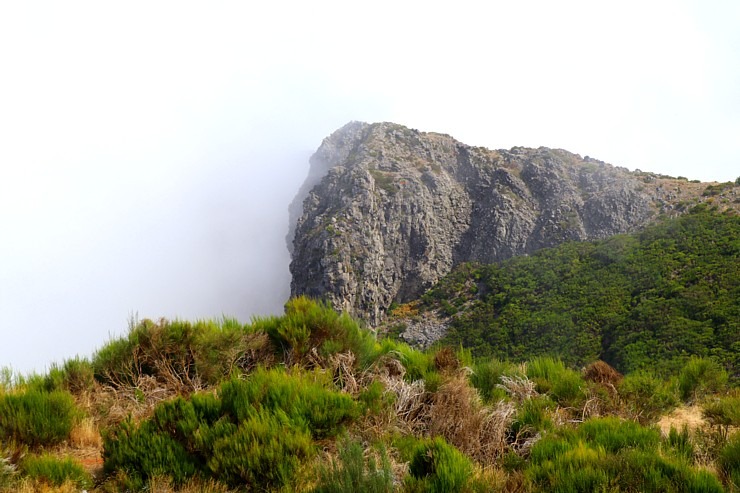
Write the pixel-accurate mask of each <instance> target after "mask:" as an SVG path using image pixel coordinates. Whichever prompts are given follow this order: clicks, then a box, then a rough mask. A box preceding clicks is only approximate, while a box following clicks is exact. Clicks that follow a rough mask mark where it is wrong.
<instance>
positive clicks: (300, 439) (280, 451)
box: [104, 369, 361, 489]
mask: <svg viewBox="0 0 740 493" xmlns="http://www.w3.org/2000/svg"><path fill="white" fill-rule="evenodd" d="M331 387H332V384H331V381H330V379H329V378H328V376H327V375H326V374H320V373H316V372H306V371H295V370H294V371H291V372H285V371H281V370H278V369H273V370H265V369H258V370H257V371H256V372H254V373H253V374H252V375H250V376H249V377H248V378H246V379H243V380H242V379H232V380H228V381H226V382H224V383H222V384H221V386H220V388H219V391H218V393H217V395H216V396H214V395H212V394H193V395H192V396H191V397H190V398H189V399H185V398H182V397H178V398H176V399H174V400H171V401H165V402H162V403H160V404H159V405H157V407H156V408H155V410H154V414H153V416H152V417H151V418H150V419H148V420H145V421H143V422H142V423H141V424H138V425H137V424H135V423H133V422H131V421H125V422H123V423H121V424H120V425H119V426H118V427H116V428H114V429H112V430H111V431H110V432H109V433H107V434H106V435H105V437H104V459H105V463H104V467H105V470H106V472H107V473H108V474H113V473H114V472H115V471H118V470H122V471H125V472H126V474H127V477H126V481H124V485H125V486H126V487H129V488H134V489H135V488H141V487H143V485H144V484H145V483H146V481H147V480H148V479H150V478H152V477H154V476H159V475H166V476H169V477H171V478H172V480H173V481H174V482H175V484H182V483H184V482H185V481H187V480H189V479H190V478H192V477H202V478H213V479H216V480H219V481H223V482H225V483H227V484H229V485H232V486H237V485H239V484H242V483H244V482H247V483H255V484H263V485H266V486H270V487H279V486H283V485H285V484H287V483H288V482H289V481H290V480H291V478H292V476H293V474H294V473H295V471H296V470H297V468H298V466H299V465H300V464H301V463H302V462H303V461H304V460H305V459H307V458H308V457H310V456H311V455H312V454H313V452H314V445H313V440H314V439H325V438H327V437H332V436H335V435H337V434H338V433H340V432H341V431H342V429H343V426H344V425H345V424H347V423H349V422H351V421H352V420H354V419H355V418H357V417H358V416H359V413H360V410H361V409H360V405H359V404H357V403H356V402H355V401H354V400H353V399H352V397H350V396H349V395H347V394H343V393H340V392H337V391H336V390H331Z"/></svg>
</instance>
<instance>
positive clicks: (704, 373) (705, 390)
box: [678, 357, 727, 400]
mask: <svg viewBox="0 0 740 493" xmlns="http://www.w3.org/2000/svg"><path fill="white" fill-rule="evenodd" d="M726 384H727V372H726V371H725V370H724V369H723V368H722V367H721V366H720V365H719V364H718V363H717V362H716V361H714V360H712V359H709V358H696V357H694V358H691V359H690V360H689V361H688V362H686V365H685V366H684V367H683V368H681V371H680V373H679V374H678V388H679V392H680V393H681V398H682V399H683V400H696V399H700V398H701V397H703V396H705V395H706V394H709V393H716V392H719V391H720V390H722V389H723V388H724V387H725V385H726Z"/></svg>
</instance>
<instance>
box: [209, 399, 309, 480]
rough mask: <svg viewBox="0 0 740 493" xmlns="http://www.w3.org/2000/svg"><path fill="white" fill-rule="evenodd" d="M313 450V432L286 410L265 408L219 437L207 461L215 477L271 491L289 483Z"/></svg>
mask: <svg viewBox="0 0 740 493" xmlns="http://www.w3.org/2000/svg"><path fill="white" fill-rule="evenodd" d="M311 451H312V445H311V435H309V434H308V433H307V432H306V431H304V430H302V429H300V428H298V427H297V426H296V425H295V424H294V423H293V422H291V420H290V419H289V418H288V416H287V415H286V414H285V413H284V412H282V411H278V412H274V413H268V412H265V411H262V412H259V413H257V414H255V415H253V416H250V417H249V418H247V419H245V420H244V421H243V422H241V423H240V424H239V426H238V428H237V429H236V432H235V433H233V434H228V435H226V436H224V437H222V438H220V439H218V440H216V441H215V443H214V445H213V454H212V456H211V457H210V458H209V459H208V463H207V464H208V469H209V471H210V473H211V474H212V475H213V476H214V477H216V478H218V479H219V480H222V481H224V482H226V483H227V484H229V485H231V486H234V487H236V486H240V485H244V484H248V485H253V486H255V487H256V489H260V490H271V489H273V488H280V487H282V486H285V485H286V484H288V482H289V481H290V480H292V478H293V475H294V473H295V471H296V469H298V466H299V465H300V464H301V462H302V461H303V460H304V459H305V458H306V457H308V456H309V454H310V453H311Z"/></svg>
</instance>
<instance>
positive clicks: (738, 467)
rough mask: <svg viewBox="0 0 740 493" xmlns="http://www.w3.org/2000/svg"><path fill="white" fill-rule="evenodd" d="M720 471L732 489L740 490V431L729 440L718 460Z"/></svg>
mask: <svg viewBox="0 0 740 493" xmlns="http://www.w3.org/2000/svg"><path fill="white" fill-rule="evenodd" d="M717 465H718V469H719V472H720V474H721V476H722V478H723V479H724V481H725V483H726V484H727V485H728V486H729V487H730V491H740V433H735V435H734V436H733V437H732V438H731V439H730V440H729V441H728V442H727V445H725V447H724V448H723V449H722V451H721V452H720V454H719V459H718V461H717Z"/></svg>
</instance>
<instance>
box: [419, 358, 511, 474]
mask: <svg viewBox="0 0 740 493" xmlns="http://www.w3.org/2000/svg"><path fill="white" fill-rule="evenodd" d="M514 413H515V408H514V405H513V404H512V403H510V402H499V403H498V404H497V405H496V406H495V407H487V406H483V404H482V402H481V398H480V395H479V394H478V391H477V390H476V389H475V388H474V387H472V386H471V385H470V382H469V381H468V378H467V375H466V374H465V373H463V372H459V373H458V374H457V375H455V376H454V377H452V378H450V379H449V380H448V381H447V382H445V383H444V384H443V385H442V386H441V387H440V388H439V390H438V391H437V392H436V393H435V394H434V398H433V403H432V406H431V409H430V412H429V417H430V419H429V433H430V434H431V435H433V436H434V435H441V436H443V437H444V438H445V440H447V442H448V443H450V444H452V445H454V446H455V447H457V448H458V449H460V451H462V452H463V453H465V454H467V455H468V456H470V457H472V458H474V459H475V460H477V461H478V462H479V463H481V464H485V465H493V464H494V463H495V461H496V459H498V458H499V457H500V456H501V455H502V454H503V453H504V451H505V449H506V446H507V444H506V430H507V429H508V427H509V425H510V424H511V420H512V419H513V416H514Z"/></svg>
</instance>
